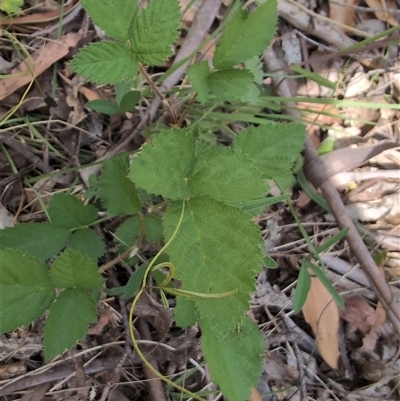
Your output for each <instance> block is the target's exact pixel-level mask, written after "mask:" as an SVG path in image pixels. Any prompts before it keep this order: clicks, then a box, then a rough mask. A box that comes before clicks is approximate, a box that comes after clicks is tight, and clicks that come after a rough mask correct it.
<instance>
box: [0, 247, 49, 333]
mask: <svg viewBox="0 0 400 401" xmlns="http://www.w3.org/2000/svg"><path fill="white" fill-rule="evenodd" d="M55 296H56V292H55V290H54V287H53V285H52V283H51V281H50V277H49V274H48V269H47V267H46V265H45V264H44V263H42V262H40V261H39V260H37V259H36V258H33V257H32V256H29V255H27V254H24V253H22V252H20V251H16V250H13V249H6V250H3V251H0V333H5V332H6V331H9V330H16V329H18V328H19V327H20V326H27V325H28V324H30V323H31V322H33V321H34V320H36V319H38V318H39V317H40V316H41V315H42V314H43V313H44V311H45V310H46V309H47V308H48V307H49V306H50V305H51V303H52V302H53V300H54V298H55Z"/></svg>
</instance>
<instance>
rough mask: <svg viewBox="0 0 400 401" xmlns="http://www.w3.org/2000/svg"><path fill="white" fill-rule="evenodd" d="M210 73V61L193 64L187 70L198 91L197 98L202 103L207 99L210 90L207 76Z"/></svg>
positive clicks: (194, 87)
mask: <svg viewBox="0 0 400 401" xmlns="http://www.w3.org/2000/svg"><path fill="white" fill-rule="evenodd" d="M209 74H210V67H209V66H208V61H202V62H201V63H196V64H193V65H191V66H190V67H189V68H188V70H187V76H188V77H189V79H190V82H191V83H192V85H193V89H194V90H195V91H196V92H197V98H198V99H199V101H200V102H201V103H205V102H206V101H207V95H208V91H209V88H208V82H207V78H208V75H209Z"/></svg>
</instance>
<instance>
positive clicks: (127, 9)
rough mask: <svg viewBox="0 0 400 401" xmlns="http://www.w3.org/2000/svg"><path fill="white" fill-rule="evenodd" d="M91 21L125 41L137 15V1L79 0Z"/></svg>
mask: <svg viewBox="0 0 400 401" xmlns="http://www.w3.org/2000/svg"><path fill="white" fill-rule="evenodd" d="M81 4H82V6H83V8H84V9H85V10H86V11H87V13H88V14H89V16H90V18H92V20H93V22H94V23H95V24H96V25H97V26H98V27H99V28H101V29H103V30H104V31H105V32H106V33H107V35H109V36H111V37H113V38H114V39H117V40H120V41H121V42H125V41H126V40H128V38H129V31H130V28H131V26H132V23H133V21H134V19H135V17H136V15H137V11H138V1H137V0H133V1H126V0H101V1H97V0H81Z"/></svg>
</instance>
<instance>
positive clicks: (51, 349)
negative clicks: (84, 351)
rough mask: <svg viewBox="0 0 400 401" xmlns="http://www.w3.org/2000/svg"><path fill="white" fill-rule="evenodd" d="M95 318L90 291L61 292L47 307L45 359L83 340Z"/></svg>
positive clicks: (71, 290) (94, 304)
mask: <svg viewBox="0 0 400 401" xmlns="http://www.w3.org/2000/svg"><path fill="white" fill-rule="evenodd" d="M96 321H97V311H96V303H95V301H94V300H93V298H92V296H91V294H89V293H86V292H84V291H82V290H79V289H67V290H65V291H63V292H62V293H61V294H60V295H59V296H58V297H57V299H56V301H55V302H54V304H53V305H52V306H51V308H50V313H49V316H48V318H47V320H46V325H45V327H44V333H43V345H44V356H45V358H46V361H48V360H50V359H52V358H54V357H55V356H57V355H60V354H62V353H63V352H64V351H66V350H67V349H70V348H71V347H73V346H74V345H75V343H76V342H77V341H80V340H82V338H83V337H84V336H85V334H86V333H87V331H88V328H89V324H90V323H94V322H96Z"/></svg>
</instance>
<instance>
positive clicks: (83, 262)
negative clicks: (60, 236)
mask: <svg viewBox="0 0 400 401" xmlns="http://www.w3.org/2000/svg"><path fill="white" fill-rule="evenodd" d="M50 278H51V281H52V283H53V286H54V287H56V288H80V289H82V290H100V289H101V288H102V286H103V279H102V278H101V274H100V272H99V269H98V267H97V264H96V263H95V262H94V261H93V260H92V259H90V258H89V257H88V256H86V255H83V254H81V253H80V252H77V251H74V250H73V249H70V248H67V249H66V250H65V251H64V252H63V253H62V254H61V255H60V256H58V257H57V258H56V260H55V261H54V262H53V263H52V265H51V269H50Z"/></svg>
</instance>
